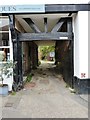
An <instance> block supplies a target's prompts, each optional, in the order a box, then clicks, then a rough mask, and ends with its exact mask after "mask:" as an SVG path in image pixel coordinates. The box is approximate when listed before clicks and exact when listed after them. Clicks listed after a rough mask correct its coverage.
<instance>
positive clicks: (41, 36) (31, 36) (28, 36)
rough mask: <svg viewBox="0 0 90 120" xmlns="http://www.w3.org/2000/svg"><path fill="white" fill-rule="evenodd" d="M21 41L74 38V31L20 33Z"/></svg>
mask: <svg viewBox="0 0 90 120" xmlns="http://www.w3.org/2000/svg"><path fill="white" fill-rule="evenodd" d="M18 38H19V41H33V40H72V32H70V33H69V32H57V33H20V34H19V36H18Z"/></svg>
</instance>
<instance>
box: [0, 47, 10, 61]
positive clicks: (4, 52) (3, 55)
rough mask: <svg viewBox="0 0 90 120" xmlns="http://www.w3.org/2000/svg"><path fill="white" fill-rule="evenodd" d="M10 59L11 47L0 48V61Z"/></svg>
mask: <svg viewBox="0 0 90 120" xmlns="http://www.w3.org/2000/svg"><path fill="white" fill-rule="evenodd" d="M8 60H10V51H9V48H0V62H2V61H8Z"/></svg>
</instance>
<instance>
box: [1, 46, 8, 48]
mask: <svg viewBox="0 0 90 120" xmlns="http://www.w3.org/2000/svg"><path fill="white" fill-rule="evenodd" d="M0 48H10V46H0Z"/></svg>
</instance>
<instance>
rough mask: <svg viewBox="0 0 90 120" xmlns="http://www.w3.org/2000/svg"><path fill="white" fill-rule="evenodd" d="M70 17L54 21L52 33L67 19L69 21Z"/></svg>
mask: <svg viewBox="0 0 90 120" xmlns="http://www.w3.org/2000/svg"><path fill="white" fill-rule="evenodd" d="M70 19H71V18H70V17H65V18H60V19H59V21H58V22H57V23H56V25H55V26H54V28H53V29H52V31H51V32H52V33H54V32H59V31H60V30H61V27H62V25H63V24H64V23H65V22H66V21H67V22H68V21H70Z"/></svg>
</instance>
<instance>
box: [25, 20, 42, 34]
mask: <svg viewBox="0 0 90 120" xmlns="http://www.w3.org/2000/svg"><path fill="white" fill-rule="evenodd" d="M23 19H24V20H25V22H26V23H27V24H28V25H29V26H30V27H31V28H32V30H33V31H34V32H35V33H40V32H41V31H40V30H39V28H38V27H37V26H36V25H35V23H34V21H32V19H30V18H23Z"/></svg>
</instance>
